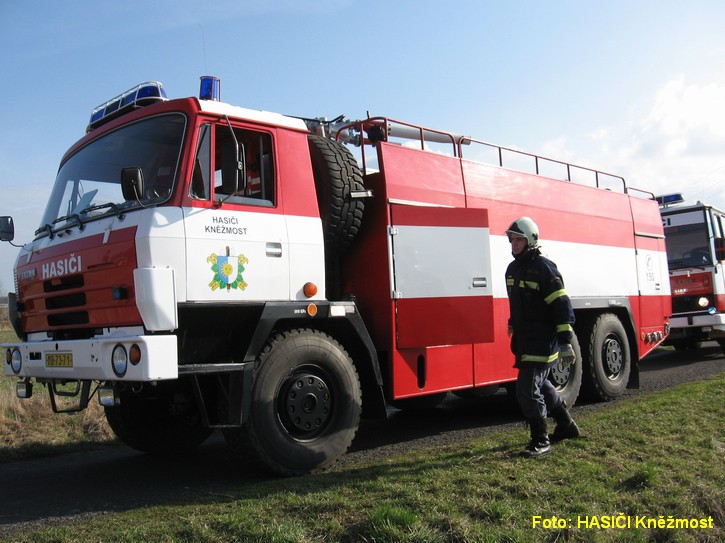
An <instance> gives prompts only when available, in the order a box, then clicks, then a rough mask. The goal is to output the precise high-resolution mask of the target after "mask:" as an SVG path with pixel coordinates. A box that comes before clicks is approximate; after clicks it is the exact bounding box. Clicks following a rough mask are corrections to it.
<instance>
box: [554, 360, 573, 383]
mask: <svg viewBox="0 0 725 543" xmlns="http://www.w3.org/2000/svg"><path fill="white" fill-rule="evenodd" d="M570 373H571V367H567V368H565V367H563V365H562V363H561V361H558V362H557V363H556V364H554V365H553V366H552V368H551V380H552V381H553V382H554V385H555V386H556V387H557V388H561V387H563V386H564V385H565V384H566V383H567V382H568V381H569V374H570Z"/></svg>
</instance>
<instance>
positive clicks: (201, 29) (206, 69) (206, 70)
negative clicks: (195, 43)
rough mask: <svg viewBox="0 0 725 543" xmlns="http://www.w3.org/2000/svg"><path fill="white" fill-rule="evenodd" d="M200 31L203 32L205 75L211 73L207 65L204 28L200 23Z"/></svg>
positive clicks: (202, 46) (202, 44)
mask: <svg viewBox="0 0 725 543" xmlns="http://www.w3.org/2000/svg"><path fill="white" fill-rule="evenodd" d="M199 30H200V31H201V48H202V51H203V52H204V73H205V74H208V73H209V67H208V66H207V64H206V40H205V39H204V27H203V26H201V23H199Z"/></svg>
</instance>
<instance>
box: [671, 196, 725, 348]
mask: <svg viewBox="0 0 725 543" xmlns="http://www.w3.org/2000/svg"><path fill="white" fill-rule="evenodd" d="M658 200H659V201H660V203H661V204H662V210H661V212H662V222H663V224H664V228H665V236H666V242H667V261H668V265H669V270H670V287H671V290H672V318H671V319H670V327H671V330H670V336H669V337H668V339H667V343H668V344H670V345H673V346H674V347H675V348H677V349H692V348H696V347H698V346H699V345H700V343H701V342H702V341H708V340H714V341H717V342H718V343H719V344H720V347H721V348H722V349H723V351H724V352H725V275H724V273H725V269H724V268H723V261H725V212H723V211H720V210H719V209H717V208H715V207H713V206H710V205H706V204H703V203H702V202H697V203H696V204H690V205H686V204H683V202H684V199H683V198H682V195H681V194H671V195H666V196H662V197H658Z"/></svg>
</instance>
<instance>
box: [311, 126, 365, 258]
mask: <svg viewBox="0 0 725 543" xmlns="http://www.w3.org/2000/svg"><path fill="white" fill-rule="evenodd" d="M308 138H309V145H310V155H311V158H312V171H313V173H314V176H315V186H316V188H317V203H318V205H319V207H320V218H321V219H322V228H323V232H324V237H325V247H326V253H328V254H329V253H332V254H334V255H340V254H342V253H343V252H344V251H345V249H347V248H348V247H349V246H350V243H351V242H352V240H353V239H354V238H355V235H356V234H357V231H358V229H359V228H360V224H361V222H362V216H363V209H364V207H365V204H364V202H363V200H362V199H361V198H353V197H352V193H353V192H354V191H361V190H363V180H362V172H361V171H360V167H359V166H358V164H357V160H355V157H354V156H353V155H352V153H351V152H350V150H349V149H348V148H347V147H345V146H344V145H343V144H341V143H339V142H337V141H334V140H330V139H327V138H323V137H320V136H312V135H310V136H308Z"/></svg>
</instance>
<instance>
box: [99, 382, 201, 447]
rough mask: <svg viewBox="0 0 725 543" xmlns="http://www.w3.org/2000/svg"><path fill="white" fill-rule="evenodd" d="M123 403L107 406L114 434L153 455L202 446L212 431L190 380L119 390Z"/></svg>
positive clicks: (106, 410)
mask: <svg viewBox="0 0 725 543" xmlns="http://www.w3.org/2000/svg"><path fill="white" fill-rule="evenodd" d="M119 397H120V404H119V405H117V406H113V407H105V408H104V410H105V414H106V420H107V421H108V425H109V426H110V427H111V430H113V433H114V434H116V436H117V437H118V438H119V439H120V440H121V441H122V442H123V443H125V444H126V445H128V446H129V447H131V448H132V449H136V450H137V451H141V452H145V453H149V454H183V453H186V452H189V451H191V450H193V449H195V448H196V447H198V446H199V445H201V444H202V443H203V442H204V441H206V439H207V438H208V437H209V436H210V435H211V433H212V430H211V429H210V428H208V427H206V426H204V425H203V423H202V418H201V416H200V414H199V410H198V408H197V405H196V401H195V398H194V395H193V393H192V391H191V389H190V387H189V386H188V382H185V381H182V380H176V381H162V382H160V383H159V384H158V385H157V386H153V387H152V386H148V385H147V386H144V387H143V388H142V389H141V391H139V392H134V391H132V390H131V389H130V388H126V389H123V390H120V391H119Z"/></svg>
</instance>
